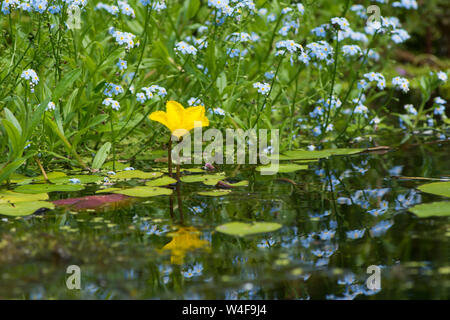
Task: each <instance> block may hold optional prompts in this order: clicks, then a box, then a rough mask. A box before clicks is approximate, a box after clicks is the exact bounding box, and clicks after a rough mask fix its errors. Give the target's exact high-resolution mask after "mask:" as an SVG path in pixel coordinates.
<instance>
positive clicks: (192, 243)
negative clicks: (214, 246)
mask: <svg viewBox="0 0 450 320" xmlns="http://www.w3.org/2000/svg"><path fill="white" fill-rule="evenodd" d="M199 233H200V232H199V231H198V230H197V229H196V228H194V227H180V228H179V229H178V230H177V231H176V232H174V233H171V234H169V236H171V237H172V240H171V241H170V242H169V243H167V244H166V245H165V246H164V247H163V248H162V250H170V253H171V259H170V260H171V263H172V264H182V263H183V260H184V257H185V255H186V253H187V252H188V251H193V250H196V249H209V242H208V241H206V240H201V239H200V238H199Z"/></svg>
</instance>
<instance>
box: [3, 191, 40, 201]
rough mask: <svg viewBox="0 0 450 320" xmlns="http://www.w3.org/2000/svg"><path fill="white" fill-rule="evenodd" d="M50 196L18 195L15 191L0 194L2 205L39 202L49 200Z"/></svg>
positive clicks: (37, 194)
mask: <svg viewBox="0 0 450 320" xmlns="http://www.w3.org/2000/svg"><path fill="white" fill-rule="evenodd" d="M47 199H48V194H46V193H36V194H29V193H18V192H14V191H9V190H8V191H3V192H0V203H8V202H9V203H17V202H25V201H37V200H47Z"/></svg>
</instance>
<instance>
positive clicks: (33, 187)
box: [14, 184, 84, 193]
mask: <svg viewBox="0 0 450 320" xmlns="http://www.w3.org/2000/svg"><path fill="white" fill-rule="evenodd" d="M83 189H84V187H83V186H82V185H79V184H27V185H23V186H18V187H17V188H16V189H14V191H16V192H22V193H47V192H54V191H60V192H72V191H80V190H83Z"/></svg>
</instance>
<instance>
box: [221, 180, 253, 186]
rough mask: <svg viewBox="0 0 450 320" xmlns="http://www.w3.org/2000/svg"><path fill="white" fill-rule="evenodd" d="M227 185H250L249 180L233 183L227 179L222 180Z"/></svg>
mask: <svg viewBox="0 0 450 320" xmlns="http://www.w3.org/2000/svg"><path fill="white" fill-rule="evenodd" d="M222 182H223V183H224V184H225V185H228V186H230V187H246V186H248V180H242V181H239V182H235V183H231V182H227V181H222Z"/></svg>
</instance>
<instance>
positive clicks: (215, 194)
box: [197, 189, 231, 197]
mask: <svg viewBox="0 0 450 320" xmlns="http://www.w3.org/2000/svg"><path fill="white" fill-rule="evenodd" d="M230 192H231V190H219V189H215V190H211V191H200V192H198V193H197V194H198V195H200V196H210V197H221V196H226V195H227V194H229V193H230Z"/></svg>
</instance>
